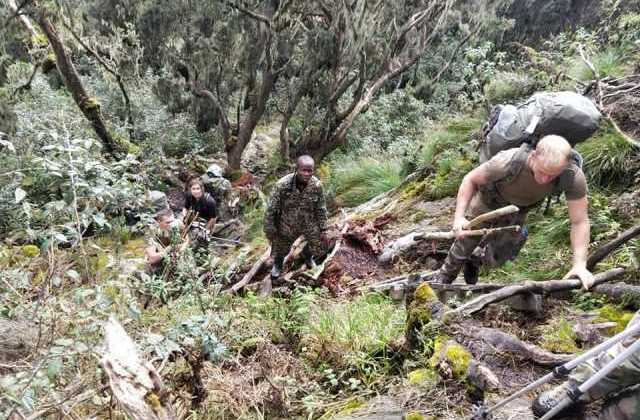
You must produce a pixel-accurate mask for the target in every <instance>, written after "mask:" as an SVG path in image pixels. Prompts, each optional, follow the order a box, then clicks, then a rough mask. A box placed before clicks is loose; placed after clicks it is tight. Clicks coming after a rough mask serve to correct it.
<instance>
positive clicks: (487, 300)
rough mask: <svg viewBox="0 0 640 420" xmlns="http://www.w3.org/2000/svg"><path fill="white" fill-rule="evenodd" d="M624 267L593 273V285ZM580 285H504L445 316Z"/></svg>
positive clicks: (560, 282) (570, 282)
mask: <svg viewBox="0 0 640 420" xmlns="http://www.w3.org/2000/svg"><path fill="white" fill-rule="evenodd" d="M624 271H625V270H624V268H613V269H611V270H608V271H605V272H604V273H598V274H596V275H595V282H594V286H596V285H599V284H601V283H604V282H607V281H609V280H612V279H614V278H616V277H618V276H620V275H621V274H622V273H624ZM580 287H582V282H581V281H580V280H578V279H567V280H547V281H525V282H523V283H519V284H514V285H511V286H505V287H503V288H501V289H499V290H496V291H495V292H491V293H488V294H486V295H482V296H478V297H477V298H475V299H473V300H471V301H469V302H467V303H465V304H464V305H462V306H460V307H458V308H456V309H452V310H449V311H447V313H446V314H445V316H462V317H465V316H470V315H472V314H474V313H476V312H478V311H481V310H482V309H484V308H485V307H487V306H488V305H490V304H492V303H497V302H500V301H503V300H505V299H507V298H509V297H511V296H514V295H517V294H522V293H538V294H542V293H554V292H561V291H565V290H572V289H579V288H580Z"/></svg>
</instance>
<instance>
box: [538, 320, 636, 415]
mask: <svg viewBox="0 0 640 420" xmlns="http://www.w3.org/2000/svg"><path fill="white" fill-rule="evenodd" d="M638 322H640V311H638V312H636V314H635V316H634V317H633V319H632V320H631V322H629V325H627V328H629V327H630V326H631V325H634V324H636V325H637V323H638ZM638 339H640V337H638V335H635V336H632V337H630V338H628V339H626V340H625V341H623V342H622V343H618V344H616V345H614V346H613V347H611V348H610V349H609V350H607V351H605V352H603V353H600V355H598V356H596V357H594V358H593V359H589V360H588V361H586V362H584V363H582V364H580V365H578V366H577V367H576V368H575V369H574V370H573V372H572V373H571V375H569V379H568V380H567V381H565V382H564V383H562V384H561V385H559V386H557V387H555V388H553V389H551V390H550V391H547V392H543V393H541V394H540V395H539V396H538V397H537V398H536V399H535V400H534V402H533V406H532V410H533V414H534V415H535V416H536V417H537V418H539V417H542V416H544V415H545V414H546V413H548V412H549V411H551V409H553V408H554V407H555V406H556V405H557V404H558V403H559V402H560V401H561V400H563V399H564V398H565V397H567V396H568V392H569V390H570V389H572V388H577V387H579V386H580V385H581V384H582V383H584V382H585V381H586V380H587V379H589V378H590V377H591V376H593V375H594V374H595V373H596V372H597V371H599V370H600V369H602V368H603V367H604V366H605V365H606V364H607V363H609V362H610V361H611V360H613V359H614V358H615V357H616V356H617V355H619V354H620V353H622V352H623V351H624V349H625V348H626V347H628V346H630V345H631V344H633V342H634V341H635V340H638ZM599 399H604V402H603V405H602V409H601V410H600V412H599V413H598V414H597V415H596V416H594V417H587V419H588V420H596V419H598V420H632V419H640V352H634V353H632V354H631V356H630V357H629V358H628V359H626V360H625V361H624V362H623V363H622V364H621V365H619V366H618V367H616V368H615V369H614V370H613V371H611V372H610V373H609V374H608V375H606V376H605V377H604V378H602V379H601V380H600V381H599V382H597V383H596V384H595V385H594V386H593V387H592V388H590V389H589V390H588V391H587V392H585V393H584V394H583V395H582V396H581V397H580V399H579V401H578V402H577V403H576V405H581V404H583V403H587V402H591V401H596V400H599ZM575 409H576V406H575V405H574V406H573V407H569V408H567V410H566V411H564V412H561V413H560V414H559V416H556V417H554V418H567V417H566V416H567V415H569V413H567V411H573V414H576V413H575V411H577V410H575ZM561 416H564V417H561Z"/></svg>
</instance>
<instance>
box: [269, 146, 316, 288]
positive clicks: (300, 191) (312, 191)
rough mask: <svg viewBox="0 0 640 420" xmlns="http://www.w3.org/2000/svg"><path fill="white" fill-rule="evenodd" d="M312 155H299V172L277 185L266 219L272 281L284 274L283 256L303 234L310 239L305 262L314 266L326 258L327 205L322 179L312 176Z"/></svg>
mask: <svg viewBox="0 0 640 420" xmlns="http://www.w3.org/2000/svg"><path fill="white" fill-rule="evenodd" d="M314 169H315V163H314V161H313V158H312V157H311V156H307V155H304V156H300V157H299V158H298V161H297V163H296V171H295V172H294V173H292V174H289V175H286V176H284V177H282V178H280V180H278V182H277V183H276V184H275V186H274V187H273V191H272V193H271V197H269V202H268V204H267V210H266V212H265V216H264V233H265V234H266V236H267V239H269V241H271V255H272V257H273V269H272V270H271V278H272V279H277V278H278V277H279V276H280V273H281V271H282V263H283V261H284V257H285V256H286V255H287V253H288V252H289V249H290V248H291V245H292V244H293V242H294V241H295V240H296V239H297V238H298V237H299V236H301V235H303V236H304V238H305V239H306V240H307V246H306V247H305V249H304V250H303V255H304V258H305V262H306V264H307V266H308V267H312V266H313V264H314V258H315V261H318V262H319V261H320V260H321V259H322V258H324V254H325V244H326V240H327V239H326V230H327V206H326V202H325V199H324V194H323V192H322V185H321V183H320V180H318V178H316V177H315V176H313V172H314Z"/></svg>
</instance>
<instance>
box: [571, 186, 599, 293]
mask: <svg viewBox="0 0 640 420" xmlns="http://www.w3.org/2000/svg"><path fill="white" fill-rule="evenodd" d="M567 207H568V209H569V221H570V222H571V234H570V235H571V249H572V250H573V265H572V267H571V270H570V271H569V272H568V273H567V275H566V276H565V278H569V277H578V278H579V279H580V280H581V281H582V285H583V286H584V288H585V289H589V288H590V287H591V286H592V285H593V274H591V272H590V271H589V270H587V256H588V253H589V237H590V232H591V225H590V223H589V201H588V199H587V196H586V195H585V196H584V197H582V198H579V199H577V200H567Z"/></svg>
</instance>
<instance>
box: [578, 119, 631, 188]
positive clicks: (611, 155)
mask: <svg viewBox="0 0 640 420" xmlns="http://www.w3.org/2000/svg"><path fill="white" fill-rule="evenodd" d="M576 149H577V150H578V151H579V152H580V154H582V157H583V158H584V172H585V175H586V176H587V178H588V179H589V181H590V183H592V184H596V185H599V186H601V187H604V188H609V187H611V186H614V185H618V186H621V187H623V188H624V187H625V186H627V185H628V184H629V182H631V181H633V176H634V173H635V170H634V168H635V169H638V168H640V165H639V164H638V153H637V151H636V150H634V147H633V146H632V145H631V144H630V143H629V142H627V141H626V140H624V139H623V138H622V137H621V136H620V135H619V134H618V133H617V132H616V130H615V129H614V128H613V127H612V126H611V125H610V124H608V123H607V124H603V126H602V127H601V128H600V130H598V132H597V133H596V134H595V135H594V136H593V137H592V138H590V139H589V140H587V141H586V142H584V143H581V144H579V145H578V146H577V147H576Z"/></svg>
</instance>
